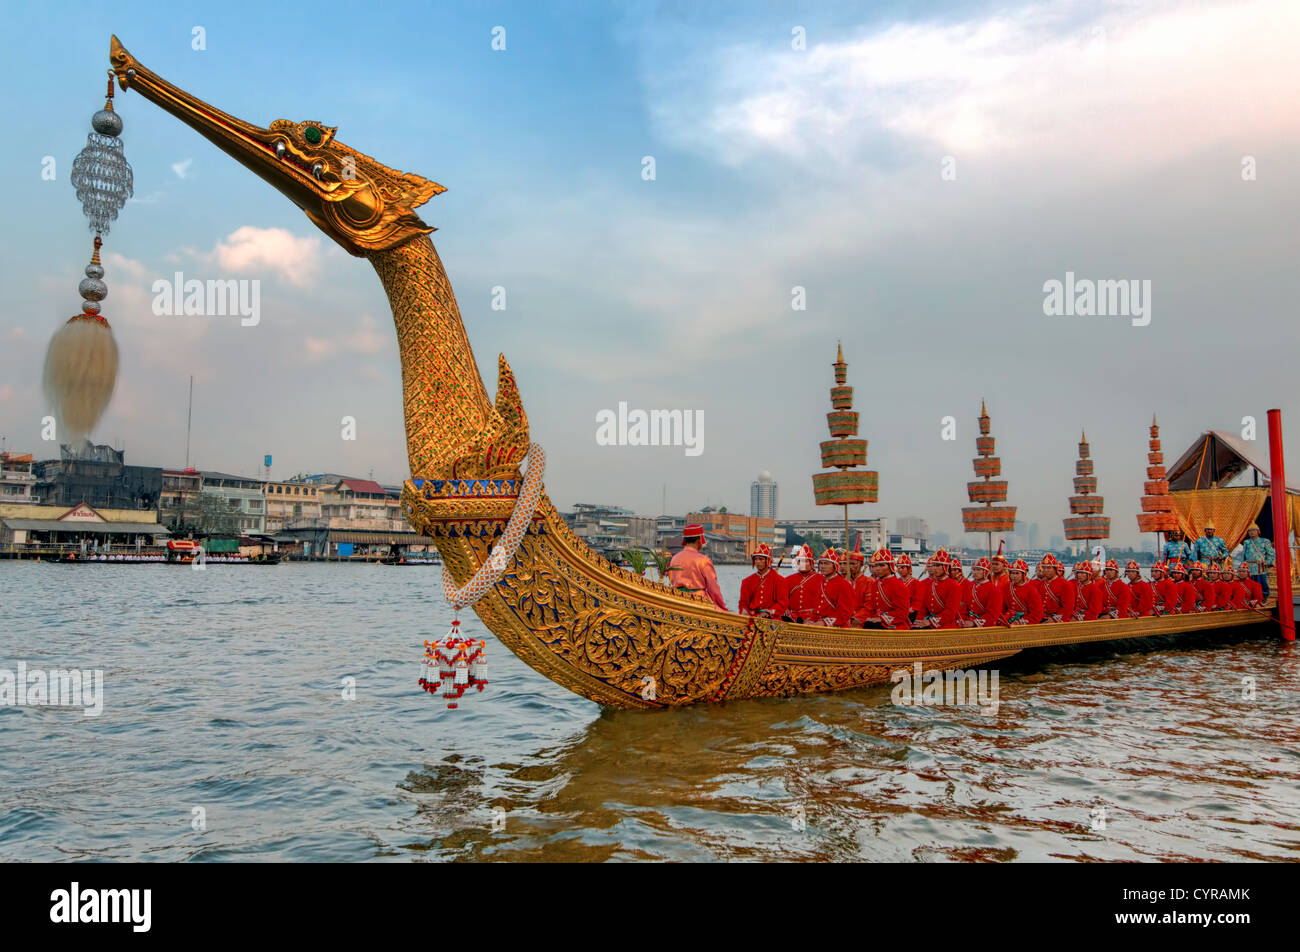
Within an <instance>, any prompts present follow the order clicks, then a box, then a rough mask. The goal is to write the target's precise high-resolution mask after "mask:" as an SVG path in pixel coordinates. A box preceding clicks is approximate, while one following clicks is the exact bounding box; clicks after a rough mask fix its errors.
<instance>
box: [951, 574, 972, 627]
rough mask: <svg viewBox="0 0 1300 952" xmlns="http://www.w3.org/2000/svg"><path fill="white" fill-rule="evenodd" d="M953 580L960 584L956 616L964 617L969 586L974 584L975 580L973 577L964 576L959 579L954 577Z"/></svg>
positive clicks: (967, 602)
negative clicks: (959, 598) (959, 600)
mask: <svg viewBox="0 0 1300 952" xmlns="http://www.w3.org/2000/svg"><path fill="white" fill-rule="evenodd" d="M954 581H956V582H957V584H958V585H960V586H961V603H960V604H959V605H958V607H957V616H958V617H959V618H965V617H966V606H967V605H968V604H970V590H971V586H973V585H974V584H975V581H974V580H973V579H969V578H966V577H964V576H963V577H962V578H959V579H954Z"/></svg>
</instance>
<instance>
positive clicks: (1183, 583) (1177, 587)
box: [1169, 562, 1196, 615]
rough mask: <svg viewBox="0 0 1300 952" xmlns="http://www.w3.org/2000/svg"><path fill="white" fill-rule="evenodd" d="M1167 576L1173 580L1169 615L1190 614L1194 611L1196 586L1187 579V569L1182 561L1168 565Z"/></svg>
mask: <svg viewBox="0 0 1300 952" xmlns="http://www.w3.org/2000/svg"><path fill="white" fill-rule="evenodd" d="M1169 577H1170V578H1171V579H1173V582H1174V600H1173V606H1174V607H1173V608H1172V609H1170V612H1169V613H1170V614H1171V615H1190V614H1192V613H1193V612H1194V611H1196V586H1195V585H1193V584H1192V583H1191V582H1189V581H1188V580H1187V569H1186V568H1184V567H1183V563H1182V562H1175V563H1174V564H1173V565H1171V566H1169Z"/></svg>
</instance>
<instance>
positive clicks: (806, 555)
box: [794, 545, 813, 563]
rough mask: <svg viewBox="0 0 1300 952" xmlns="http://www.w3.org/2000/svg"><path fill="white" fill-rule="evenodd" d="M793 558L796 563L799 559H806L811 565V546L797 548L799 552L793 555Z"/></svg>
mask: <svg viewBox="0 0 1300 952" xmlns="http://www.w3.org/2000/svg"><path fill="white" fill-rule="evenodd" d="M794 558H795V562H796V563H797V562H798V561H799V559H807V560H808V561H809V562H810V563H811V562H812V560H813V550H812V546H810V545H803V546H801V547H800V548H799V551H798V552H797V553H796V554H795V557H794Z"/></svg>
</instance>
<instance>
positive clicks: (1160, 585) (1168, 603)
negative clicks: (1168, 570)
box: [1154, 578, 1178, 615]
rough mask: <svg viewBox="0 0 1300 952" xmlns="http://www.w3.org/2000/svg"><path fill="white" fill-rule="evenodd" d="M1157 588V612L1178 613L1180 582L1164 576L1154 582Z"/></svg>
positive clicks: (1159, 613) (1164, 613) (1162, 613)
mask: <svg viewBox="0 0 1300 952" xmlns="http://www.w3.org/2000/svg"><path fill="white" fill-rule="evenodd" d="M1154 587H1155V590H1156V614H1157V615H1176V614H1178V583H1177V582H1175V581H1174V580H1173V579H1171V578H1162V579H1161V580H1160V581H1158V582H1156V583H1154Z"/></svg>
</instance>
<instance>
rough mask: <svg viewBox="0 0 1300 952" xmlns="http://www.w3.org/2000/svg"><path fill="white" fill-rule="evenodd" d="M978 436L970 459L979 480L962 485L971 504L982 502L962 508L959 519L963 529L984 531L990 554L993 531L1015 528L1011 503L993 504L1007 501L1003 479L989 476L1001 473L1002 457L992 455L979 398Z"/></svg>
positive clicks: (983, 406) (985, 417) (981, 402)
mask: <svg viewBox="0 0 1300 952" xmlns="http://www.w3.org/2000/svg"><path fill="white" fill-rule="evenodd" d="M979 423H980V435H979V436H977V437H976V438H975V451H976V452H977V453H979V458H978V459H975V460H973V461H972V462H973V463H974V464H975V475H976V476H983V477H984V480H983V482H978V481H977V482H972V483H967V484H966V492H967V494H968V495H969V496H970V501H971V502H973V503H982V505H976V506H965V507H962V511H961V521H962V525H963V527H964V528H965V529H966V531H967V532H984V533H987V534H988V544H989V556H990V557H992V555H993V533H995V532H1010V531H1012V530H1013V529H1015V527H1016V507H1015V506H995V505H994V503H1002V502H1006V501H1007V481H1006V480H1005V479H993V478H992V477H994V476H1000V475H1001V474H1002V460H1001V459H999V458H998V457H996V456H994V455H993V442H994V441H993V437H992V436H990V435H989V411H988V409H987V408H986V407H985V405H984V401H983V400H981V401H980V419H979Z"/></svg>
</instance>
